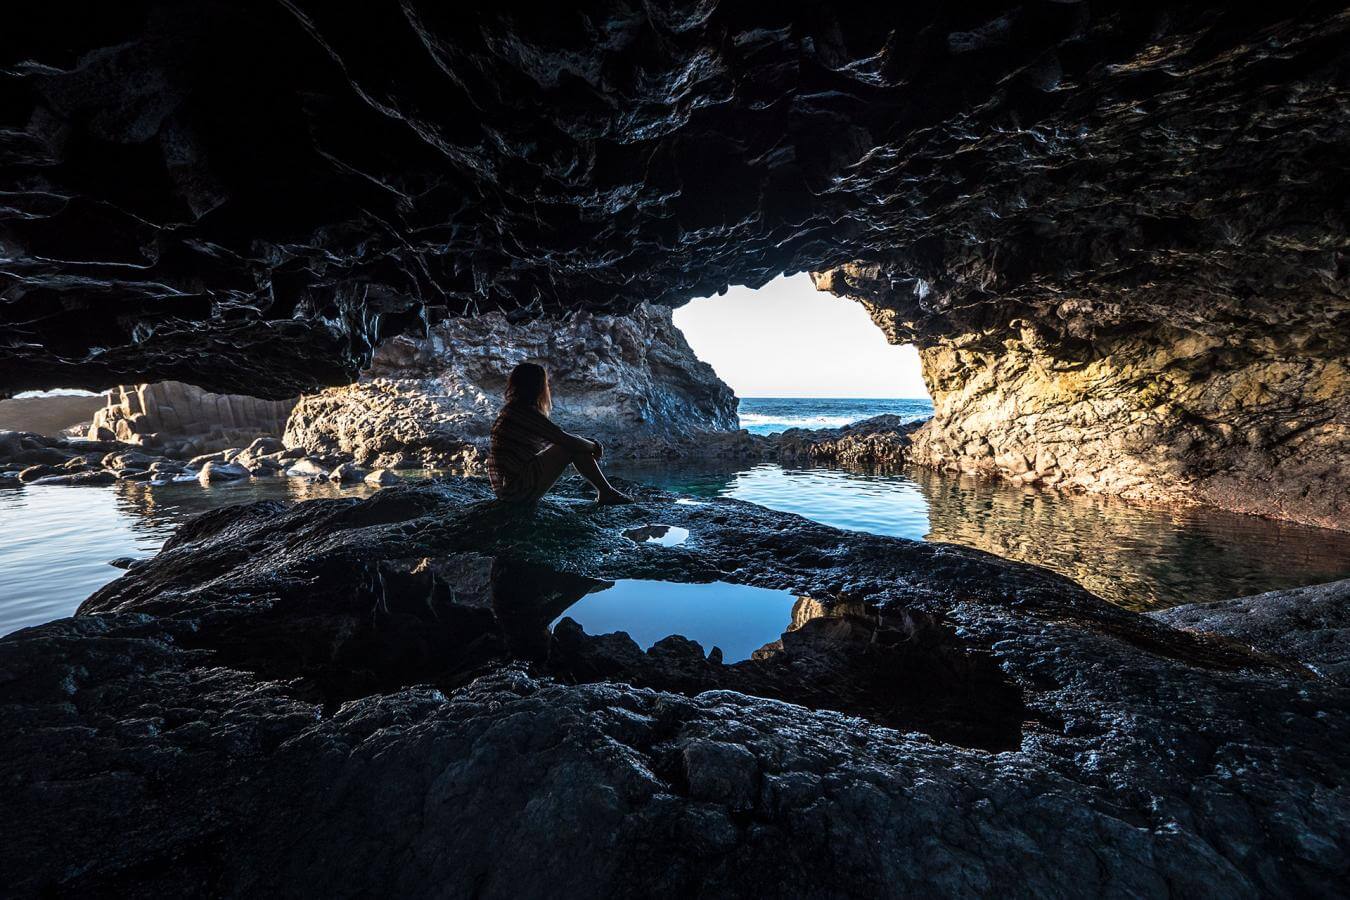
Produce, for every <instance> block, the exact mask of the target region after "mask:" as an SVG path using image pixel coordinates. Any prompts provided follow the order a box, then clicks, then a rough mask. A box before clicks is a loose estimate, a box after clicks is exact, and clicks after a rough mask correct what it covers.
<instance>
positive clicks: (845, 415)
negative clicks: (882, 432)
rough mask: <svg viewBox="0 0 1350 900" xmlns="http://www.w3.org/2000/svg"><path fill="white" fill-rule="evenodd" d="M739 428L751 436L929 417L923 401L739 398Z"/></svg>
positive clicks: (929, 405)
mask: <svg viewBox="0 0 1350 900" xmlns="http://www.w3.org/2000/svg"><path fill="white" fill-rule="evenodd" d="M738 414H739V416H740V420H741V427H742V428H744V429H745V430H746V431H749V432H751V433H752V434H777V433H778V432H780V431H786V430H788V429H789V428H840V427H842V426H844V425H851V424H853V423H854V422H860V421H862V420H863V419H870V418H872V417H873V416H881V415H895V416H900V417H901V419H903V420H904V421H906V422H918V421H920V420H922V419H927V418H928V417H930V416H932V415H933V401H931V400H929V399H928V398H927V397H891V398H884V397H741V398H740V405H739V408H738Z"/></svg>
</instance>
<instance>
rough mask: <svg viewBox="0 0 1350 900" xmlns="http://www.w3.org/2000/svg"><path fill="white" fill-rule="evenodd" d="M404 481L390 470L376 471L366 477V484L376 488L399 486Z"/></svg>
mask: <svg viewBox="0 0 1350 900" xmlns="http://www.w3.org/2000/svg"><path fill="white" fill-rule="evenodd" d="M402 481H403V479H402V478H399V477H398V475H396V474H394V473H393V472H391V471H389V470H388V469H376V470H375V471H373V472H371V473H370V474H368V475H367V476H366V477H365V482H366V484H369V485H372V486H374V487H389V486H390V485H394V484H399V483H401V482H402Z"/></svg>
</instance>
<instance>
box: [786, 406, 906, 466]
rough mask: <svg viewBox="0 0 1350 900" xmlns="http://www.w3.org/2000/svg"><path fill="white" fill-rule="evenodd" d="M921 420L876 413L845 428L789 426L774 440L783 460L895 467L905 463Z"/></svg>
mask: <svg viewBox="0 0 1350 900" xmlns="http://www.w3.org/2000/svg"><path fill="white" fill-rule="evenodd" d="M921 424H922V423H919V422H905V421H904V420H903V419H902V418H901V417H900V416H892V415H884V416H873V417H872V418H870V419H863V420H862V421H861V422H854V423H853V424H852V425H845V426H843V427H841V428H814V429H812V428H789V429H788V430H787V431H784V432H782V433H781V434H777V435H774V436H773V440H774V443H775V445H776V449H777V452H778V458H779V459H780V460H782V461H783V462H795V463H809V464H813V465H839V466H844V467H846V468H856V469H867V470H873V471H893V470H895V469H898V468H900V467H901V466H903V465H904V464H905V462H906V457H907V455H908V450H909V445H910V435H912V434H913V433H914V432H915V431H916V430H918V428H919V427H920V425H921Z"/></svg>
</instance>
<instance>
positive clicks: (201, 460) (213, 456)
mask: <svg viewBox="0 0 1350 900" xmlns="http://www.w3.org/2000/svg"><path fill="white" fill-rule="evenodd" d="M224 461H225V451H224V450H217V451H216V452H215V453H203V454H202V455H200V456H194V457H192V459H189V460H188V461H187V465H188V468H189V469H200V468H201V467H202V466H205V465H206V464H207V463H209V462H224Z"/></svg>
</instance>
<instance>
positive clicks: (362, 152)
mask: <svg viewBox="0 0 1350 900" xmlns="http://www.w3.org/2000/svg"><path fill="white" fill-rule="evenodd" d="M89 6H90V5H89V4H87V3H71V2H66V3H62V2H55V3H50V4H44V5H43V7H42V9H41V10H40V11H30V12H28V13H26V14H25V15H24V16H22V17H15V21H12V22H8V23H7V24H6V41H5V44H4V48H3V49H0V72H2V73H3V74H2V75H0V190H3V192H4V202H3V204H0V247H2V248H3V256H4V258H5V261H4V265H3V266H0V388H2V389H4V390H9V391H14V390H20V389H23V388H26V387H50V386H56V385H72V386H88V387H106V386H109V385H111V384H115V383H120V382H141V381H146V380H158V379H176V380H183V381H188V382H191V383H195V384H198V385H201V386H202V387H204V388H207V389H210V390H216V391H224V392H249V393H255V394H256V393H260V392H261V393H266V394H268V395H270V396H272V397H277V398H280V397H287V396H294V395H295V394H297V393H299V392H302V391H304V390H310V389H313V388H315V387H317V386H319V385H331V384H338V383H343V382H348V381H351V380H352V379H354V378H355V377H356V374H357V372H358V371H359V370H360V368H361V367H362V366H364V365H365V364H367V363H368V361H369V358H370V355H371V353H372V352H373V349H374V347H375V346H376V345H377V343H378V342H379V341H380V340H382V339H383V338H386V337H388V336H389V335H391V334H393V333H395V332H398V331H401V330H404V329H407V328H408V327H410V326H420V325H421V324H422V322H423V321H424V320H426V319H428V318H436V317H438V316H441V315H443V314H447V313H448V314H464V313H467V314H473V313H478V312H483V311H487V310H490V309H494V308H500V309H504V310H508V311H513V312H515V311H524V312H528V313H533V312H546V311H553V312H557V311H560V310H563V309H566V308H580V307H585V308H588V309H591V310H593V311H605V310H615V311H622V310H626V309H630V308H632V306H634V305H636V304H637V303H639V302H641V301H644V300H646V301H652V302H656V303H663V304H674V303H678V302H680V301H682V300H684V299H686V298H688V297H690V296H694V295H699V294H706V293H710V292H713V291H716V290H717V289H719V288H721V287H723V286H724V285H727V284H732V283H735V284H749V285H758V284H762V283H764V282H765V281H767V280H768V279H770V278H771V277H774V276H776V275H778V274H779V273H781V272H784V271H804V270H821V269H826V268H829V267H832V266H835V265H839V264H842V263H844V262H848V261H853V260H867V261H886V262H889V263H894V266H893V271H894V272H895V273H896V276H897V277H898V278H902V279H907V281H906V284H907V285H908V286H909V287H908V288H907V289H909V290H912V289H914V288H915V287H916V286H919V285H921V284H922V285H925V286H926V287H923V288H922V289H921V290H920V292H921V293H922V292H923V291H931V292H933V293H932V296H934V297H951V298H952V300H953V302H954V303H956V304H958V305H960V306H962V307H966V306H968V305H970V304H975V306H978V305H979V304H980V303H982V302H983V301H985V300H988V299H990V298H996V297H1007V296H1016V297H1022V296H1030V295H1031V293H1033V291H1032V289H1033V288H1034V289H1035V292H1038V295H1039V296H1042V297H1047V298H1055V302H1056V303H1058V304H1060V305H1061V306H1062V307H1063V308H1062V310H1061V315H1062V316H1064V317H1066V318H1067V319H1068V321H1069V322H1070V323H1079V324H1091V323H1094V322H1097V321H1098V320H1099V319H1101V320H1102V321H1104V322H1115V321H1117V319H1118V316H1117V315H1116V314H1115V308H1116V306H1117V305H1126V306H1128V305H1131V304H1132V303H1133V301H1132V300H1131V299H1130V298H1128V297H1126V296H1124V294H1128V293H1129V292H1131V291H1138V292H1142V293H1143V294H1146V295H1147V297H1146V299H1147V300H1148V303H1149V304H1150V306H1151V307H1156V308H1158V309H1163V308H1164V307H1166V308H1168V309H1171V310H1174V311H1175V312H1174V313H1165V314H1160V315H1158V316H1156V317H1154V318H1155V319H1163V318H1169V317H1173V316H1174V315H1180V316H1182V317H1186V312H1185V311H1186V310H1189V311H1190V312H1191V313H1192V314H1193V316H1198V317H1199V318H1200V319H1201V320H1202V321H1210V322H1212V321H1220V320H1223V321H1227V320H1230V319H1233V318H1234V317H1237V318H1239V319H1245V318H1248V317H1254V318H1255V319H1256V320H1259V321H1261V322H1266V321H1269V322H1272V323H1273V325H1274V332H1273V333H1272V339H1273V340H1285V339H1286V338H1288V339H1289V340H1294V338H1292V337H1288V335H1289V334H1290V332H1292V330H1293V329H1292V328H1291V327H1286V326H1290V325H1291V324H1292V323H1294V322H1296V321H1301V320H1308V321H1313V320H1318V321H1321V323H1322V326H1323V327H1321V328H1320V329H1319V333H1320V334H1321V335H1322V338H1321V339H1329V338H1327V337H1326V333H1327V332H1330V331H1331V330H1332V328H1333V326H1334V325H1335V324H1336V322H1337V321H1338V320H1337V319H1336V318H1335V317H1334V316H1333V315H1332V313H1333V312H1334V310H1333V309H1332V308H1331V307H1329V305H1328V304H1329V303H1330V301H1331V300H1332V299H1334V298H1337V297H1343V296H1344V278H1343V273H1342V271H1341V269H1339V268H1338V267H1337V264H1336V262H1335V253H1336V251H1337V249H1338V248H1339V246H1340V242H1341V241H1342V240H1343V237H1344V234H1345V228H1344V227H1343V222H1342V219H1341V216H1342V212H1341V210H1340V207H1339V202H1338V200H1339V198H1340V197H1341V196H1343V195H1344V188H1345V177H1344V168H1343V166H1342V164H1341V161H1342V160H1343V159H1344V158H1345V153H1344V149H1345V147H1344V144H1345V137H1344V136H1345V127H1344V122H1345V116H1344V113H1343V97H1342V95H1341V94H1340V93H1339V90H1338V88H1337V87H1336V85H1337V84H1338V83H1339V82H1338V80H1337V78H1336V75H1337V73H1338V72H1339V71H1341V67H1342V65H1343V60H1342V53H1343V47H1344V39H1343V35H1344V29H1345V23H1344V20H1343V18H1342V17H1341V9H1340V7H1339V6H1337V5H1332V4H1319V3H1314V4H1301V5H1297V6H1290V5H1281V4H1265V5H1262V6H1260V7H1258V8H1256V9H1254V10H1253V9H1247V8H1245V7H1241V6H1238V5H1233V4H1219V3H1212V4H1207V5H1202V4H1181V3H1175V2H1173V3H1157V2H1143V3H1140V2H1131V3H1126V2H1123V0H1121V2H1102V3H1092V4H1088V3H1034V4H1012V3H1006V4H1005V3H983V4H890V5H883V6H881V7H878V5H877V4H872V3H861V2H841V3H832V4H797V3H767V2H757V0H754V2H745V3H723V4H720V5H717V4H713V3H693V2H690V3H676V2H659V3H643V4H628V3H623V2H617V0H609V2H592V3H585V4H582V5H581V6H577V5H574V4H556V5H555V6H554V7H553V8H552V9H551V10H550V11H548V12H544V13H541V12H540V11H539V10H538V9H537V8H536V7H535V6H534V5H531V6H529V7H528V8H527V7H525V6H521V5H518V4H516V3H512V2H505V3H502V2H498V3H492V4H486V3H469V4H439V3H430V2H422V0H410V2H406V3H401V4H378V5H373V6H372V5H364V6H351V5H348V4H331V3H320V2H314V0H293V2H287V3H284V4H278V3H262V2H244V3H234V4H207V3H205V2H189V3H178V4H160V3H156V2H152V0H129V2H125V3H117V4H105V5H103V6H102V7H100V8H97V9H90V8H89ZM958 283H959V284H960V285H964V287H962V288H960V289H954V288H953V285H955V284H958ZM1310 300H1311V301H1314V302H1309V301H1310ZM1259 310H1264V311H1265V313H1257V312H1254V311H1259ZM972 315H974V316H975V318H976V319H982V316H981V315H980V314H978V313H976V312H972ZM1319 316H1321V317H1322V318H1321V319H1320V320H1319V319H1318V317H1319ZM1074 330H1075V333H1077V331H1081V329H1079V328H1075V329H1074Z"/></svg>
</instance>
